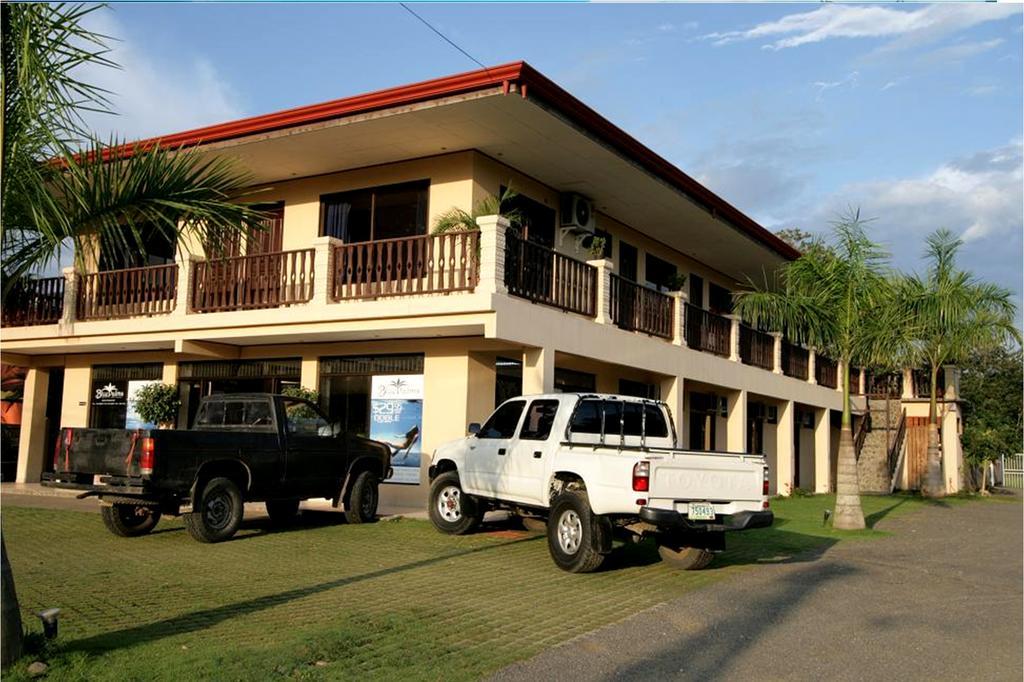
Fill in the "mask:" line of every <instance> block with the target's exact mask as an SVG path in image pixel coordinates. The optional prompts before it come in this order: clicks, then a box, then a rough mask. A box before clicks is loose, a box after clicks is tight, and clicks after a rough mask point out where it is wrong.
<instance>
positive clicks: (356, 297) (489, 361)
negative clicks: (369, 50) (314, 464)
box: [2, 62, 863, 502]
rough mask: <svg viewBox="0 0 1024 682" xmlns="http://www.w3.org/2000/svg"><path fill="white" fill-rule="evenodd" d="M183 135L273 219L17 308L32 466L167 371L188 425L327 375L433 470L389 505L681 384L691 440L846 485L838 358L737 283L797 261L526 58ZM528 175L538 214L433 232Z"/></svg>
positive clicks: (330, 402)
mask: <svg viewBox="0 0 1024 682" xmlns="http://www.w3.org/2000/svg"><path fill="white" fill-rule="evenodd" d="M160 141H161V144H163V145H170V146H177V145H185V146H197V147H199V148H200V149H201V150H202V153H204V154H210V155H213V156H226V157H230V158H233V159H236V160H237V161H238V162H239V163H240V164H242V165H243V166H244V167H245V168H246V169H247V170H248V171H249V172H250V173H251V174H252V177H253V186H252V187H251V190H252V191H251V192H250V193H248V194H247V197H246V198H247V199H248V200H253V198H255V200H257V201H258V202H260V204H261V206H262V207H263V208H264V210H267V211H268V212H270V213H271V214H272V215H273V216H274V217H273V219H272V220H270V221H268V225H267V229H266V230H265V231H263V232H261V233H259V234H258V235H257V236H256V237H255V238H253V239H251V240H249V242H248V243H242V244H239V243H216V244H200V243H193V244H189V245H187V247H188V248H185V247H182V246H179V247H177V248H176V247H175V245H173V244H165V245H163V246H160V245H158V244H154V245H151V248H150V251H151V253H150V257H149V262H147V263H136V262H131V263H125V262H119V259H118V258H115V257H112V256H111V255H110V254H109V253H108V254H107V255H106V256H105V255H104V250H103V245H102V244H99V245H98V253H97V254H95V255H93V256H91V257H90V258H89V259H88V260H89V263H88V266H87V268H86V269H87V271H86V272H76V271H74V270H73V269H67V270H65V272H64V274H63V277H58V278H52V279H43V280H37V281H36V282H35V283H34V284H33V289H32V292H31V293H32V295H31V296H30V297H29V298H30V299H31V301H30V303H29V304H28V305H26V306H23V309H20V310H9V311H5V321H4V329H3V346H2V348H3V354H4V361H5V362H8V363H14V364H21V365H24V366H26V367H28V368H29V369H28V375H27V379H26V386H25V391H24V406H23V420H22V424H23V426H22V437H21V442H20V449H19V455H18V456H19V461H18V470H17V476H18V480H20V481H34V480H38V478H39V476H40V473H41V472H42V471H44V470H45V469H46V468H47V467H48V466H50V457H49V456H48V455H47V453H48V452H50V451H52V447H53V443H54V438H55V437H56V432H57V429H58V428H59V427H60V426H104V427H122V426H126V425H127V426H129V427H131V426H132V425H133V423H134V422H133V414H132V409H131V400H130V398H131V395H130V394H131V393H132V391H133V390H134V388H135V387H137V386H138V385H140V383H141V382H147V381H155V380H159V381H163V382H168V383H173V384H177V385H178V386H179V387H180V395H181V398H182V409H181V414H180V416H179V426H182V427H184V426H186V425H187V424H188V423H189V420H190V419H191V417H192V416H193V415H194V410H195V405H196V402H197V400H198V399H199V398H200V397H201V396H203V395H206V394H209V393H217V392H232V391H251V390H269V391H279V390H281V389H282V388H283V387H286V386H289V385H293V386H298V385H301V386H304V387H307V388H310V389H314V390H317V391H319V394H320V400H321V403H322V405H323V407H324V408H325V410H326V411H327V412H328V413H329V415H330V417H331V418H332V419H334V420H338V421H341V422H343V423H344V424H345V425H346V426H347V427H348V428H350V429H352V430H354V431H358V432H362V433H368V434H370V435H371V436H373V437H378V438H381V439H384V440H388V441H389V442H391V443H393V445H394V447H395V453H396V455H395V458H396V463H398V464H402V465H405V466H402V467H400V468H399V475H398V476H397V478H398V479H399V480H401V481H404V482H406V483H408V484H411V485H407V486H397V485H396V486H394V487H393V488H389V489H388V491H387V493H386V494H387V495H391V496H394V497H395V498H396V499H403V500H405V501H409V502H411V501H414V500H415V501H418V500H421V499H424V498H425V492H426V491H425V486H424V485H422V484H421V482H422V480H423V477H424V475H425V464H426V460H427V459H428V457H427V456H424V457H422V458H418V457H417V456H416V454H417V453H418V452H423V453H429V452H430V451H431V450H432V448H434V447H435V446H436V445H437V444H439V443H441V442H443V441H445V440H448V439H451V438H456V437H459V436H462V435H464V434H465V432H466V425H467V423H469V422H473V421H482V420H483V419H484V418H485V417H486V416H487V415H488V414H489V413H490V411H491V410H492V409H493V408H494V406H495V405H496V404H497V403H499V402H500V401H501V400H503V399H504V398H505V397H508V396H512V395H517V394H519V393H539V392H550V391H602V392H619V393H629V394H635V395H644V396H650V397H657V398H660V399H662V400H665V401H667V402H668V404H669V405H670V407H671V408H672V411H673V413H674V415H675V424H676V429H677V431H678V437H679V441H680V443H681V444H682V445H683V446H686V447H690V448H695V449H709V450H710V449H718V450H732V451H759V452H764V453H765V454H766V455H767V457H768V460H769V463H770V466H771V481H772V490H773V492H774V491H778V492H780V493H783V494H786V493H788V492H790V491H791V490H792V489H794V488H797V487H799V488H805V489H808V490H815V491H826V490H829V489H830V487H831V486H832V480H833V479H834V473H833V471H834V461H835V453H836V449H837V446H838V411H839V410H840V409H841V393H840V392H839V390H838V388H837V367H836V363H834V362H832V361H831V360H829V359H827V358H825V357H821V356H816V354H815V352H814V350H813V349H806V348H801V347H798V346H795V345H792V344H790V343H788V342H787V341H786V340H785V339H783V338H782V337H781V336H779V335H773V334H770V333H765V332H762V331H759V330H756V329H752V328H750V327H749V326H747V325H745V324H743V322H742V321H741V320H739V319H738V318H736V317H734V316H732V315H731V291H732V290H734V289H736V288H737V287H738V286H739V285H740V283H743V282H746V281H748V278H755V279H756V278H760V277H763V273H764V272H766V271H771V270H774V269H775V268H777V267H778V266H779V265H781V264H783V263H785V262H786V261H788V260H791V259H794V258H796V257H797V256H798V253H797V252H796V251H795V250H794V249H793V248H792V247H790V246H789V245H787V244H786V243H784V242H782V241H781V240H780V239H778V238H777V237H776V236H775V235H773V234H771V233H770V232H768V231H767V230H765V229H764V228H763V227H761V226H760V225H758V224H757V223H756V222H755V221H753V220H752V219H751V218H749V217H747V216H746V215H744V214H743V213H742V212H740V211H739V210H737V209H736V208H734V207H733V206H731V205H730V204H729V203H727V202H726V201H725V200H723V199H722V198H720V197H718V196H716V195H715V194H714V193H712V192H711V191H710V190H708V189H707V188H705V187H703V186H701V185H700V184H699V183H697V182H696V181H695V180H693V179H692V178H690V177H689V176H687V175H686V174H685V173H683V172H682V171H681V170H679V169H678V168H676V167H674V166H673V165H672V164H670V163H669V162H667V161H666V160H664V159H663V158H661V157H660V156H658V155H657V154H656V153H654V152H653V151H651V150H650V149H648V148H647V147H645V146H643V145H642V144H640V143H639V142H638V141H636V140H635V139H634V138H632V137H630V136H629V135H627V134H626V133H624V132H623V131H622V130H620V129H619V128H617V127H616V126H615V125H613V124H612V123H610V122H609V121H608V120H606V119H604V118H602V117H601V116H600V115H599V114H597V113H596V112H595V111H593V110H592V109H590V108H589V107H587V106H586V105H584V104H583V103H582V102H580V101H579V100H578V99H576V98H574V97H573V96H572V95H570V94H569V93H568V92H566V91H565V90H563V89H561V88H560V87H559V86H557V85H556V84H555V83H553V82H552V81H550V80H549V79H547V78H545V77H544V76H543V75H541V74H540V73H538V72H537V71H535V70H534V69H532V68H531V67H530V66H528V65H527V64H525V63H521V62H520V63H513V64H507V65H504V66H497V67H493V68H489V69H484V70H480V71H473V72H470V73H464V74H459V75H456V76H450V77H447V78H440V79H436V80H432V81H427V82H423V83H417V84H413V85H408V86H402V87H397V88H392V89H389V90H383V91H379V92H374V93H369V94H365V95H359V96H355V97H348V98H345V99H340V100H336V101H332V102H326V103H323V104H317V105H313V106H308V107H301V108H297V109H290V110H287V111H282V112H277V113H273V114H269V115H265V116H258V117H254V118H249V119H243V120H239V121H233V122H231V123H226V124H222V125H215V126H210V127H207V128H202V129H199V130H193V131H189V132H185V133H180V134H176V135H168V136H164V137H163V138H160ZM508 187H511V188H512V189H513V190H514V191H515V193H516V196H515V197H514V198H513V199H512V200H511V202H509V203H510V204H512V208H514V209H515V210H516V212H517V213H518V215H519V216H520V223H521V224H520V225H519V227H518V229H514V230H510V229H509V226H508V222H507V220H506V219H505V218H501V217H498V216H485V217H480V218H479V220H478V221H477V222H478V227H479V229H478V230H476V231H455V232H446V233H443V234H438V233H435V231H434V227H435V223H436V221H437V219H438V218H439V216H441V215H443V214H445V213H446V212H448V211H450V210H451V209H452V208H459V209H462V210H465V211H472V210H473V207H474V206H476V205H477V204H478V203H479V202H480V201H481V200H483V199H485V198H486V197H488V196H498V195H500V194H501V193H502V192H503V190H504V189H505V188H508ZM595 236H596V237H599V238H600V240H598V241H597V242H596V245H597V248H595V242H594V238H595ZM602 240H603V243H602ZM858 381H859V384H858V385H860V386H861V389H862V388H863V386H862V385H863V373H861V374H859V375H857V374H855V383H857V382H858ZM417 466H419V469H417Z"/></svg>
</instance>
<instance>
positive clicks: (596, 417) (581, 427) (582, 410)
mask: <svg viewBox="0 0 1024 682" xmlns="http://www.w3.org/2000/svg"><path fill="white" fill-rule="evenodd" d="M601 405H602V401H600V400H584V401H583V402H581V403H580V404H579V406H577V408H576V412H575V414H573V417H572V424H571V425H570V427H569V428H570V430H571V431H572V432H573V433H598V434H599V433H601Z"/></svg>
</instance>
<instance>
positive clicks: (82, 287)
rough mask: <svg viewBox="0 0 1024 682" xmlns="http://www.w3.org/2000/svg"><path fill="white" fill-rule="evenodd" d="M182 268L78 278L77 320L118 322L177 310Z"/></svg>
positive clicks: (149, 269)
mask: <svg viewBox="0 0 1024 682" xmlns="http://www.w3.org/2000/svg"><path fill="white" fill-rule="evenodd" d="M177 289H178V266H177V265H175V264H173V263H172V264H170V265H155V266H150V267H143V268H129V269H125V270H109V271H105V272H94V273H90V274H84V275H79V276H78V300H77V305H76V310H77V317H78V319H80V320H115V319H121V318H126V317H143V316H146V315H161V314H165V313H169V312H171V311H172V310H174V306H175V302H176V299H177Z"/></svg>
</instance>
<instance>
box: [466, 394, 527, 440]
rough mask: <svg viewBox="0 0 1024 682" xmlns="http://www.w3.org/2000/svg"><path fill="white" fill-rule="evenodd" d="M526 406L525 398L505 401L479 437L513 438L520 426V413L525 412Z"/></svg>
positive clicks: (485, 425) (484, 426) (482, 429)
mask: <svg viewBox="0 0 1024 682" xmlns="http://www.w3.org/2000/svg"><path fill="white" fill-rule="evenodd" d="M524 407H526V401H525V400H513V401H512V402H510V403H505V404H504V405H502V406H501V407H499V408H498V410H497V411H496V412H495V413H494V414H492V415H491V418H490V419H488V420H487V423H486V424H484V425H483V428H481V429H480V433H478V434H477V438H511V437H512V436H514V435H515V433H516V427H517V426H519V415H521V414H522V413H523V408H524Z"/></svg>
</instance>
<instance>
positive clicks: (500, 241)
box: [476, 215, 509, 294]
mask: <svg viewBox="0 0 1024 682" xmlns="http://www.w3.org/2000/svg"><path fill="white" fill-rule="evenodd" d="M476 224H477V225H479V226H480V283H479V285H477V286H478V290H479V291H483V292H488V293H492V294H507V293H508V289H506V288H505V231H506V230H508V227H509V222H508V218H504V217H502V216H499V215H487V216H480V217H479V218H477V219H476Z"/></svg>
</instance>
